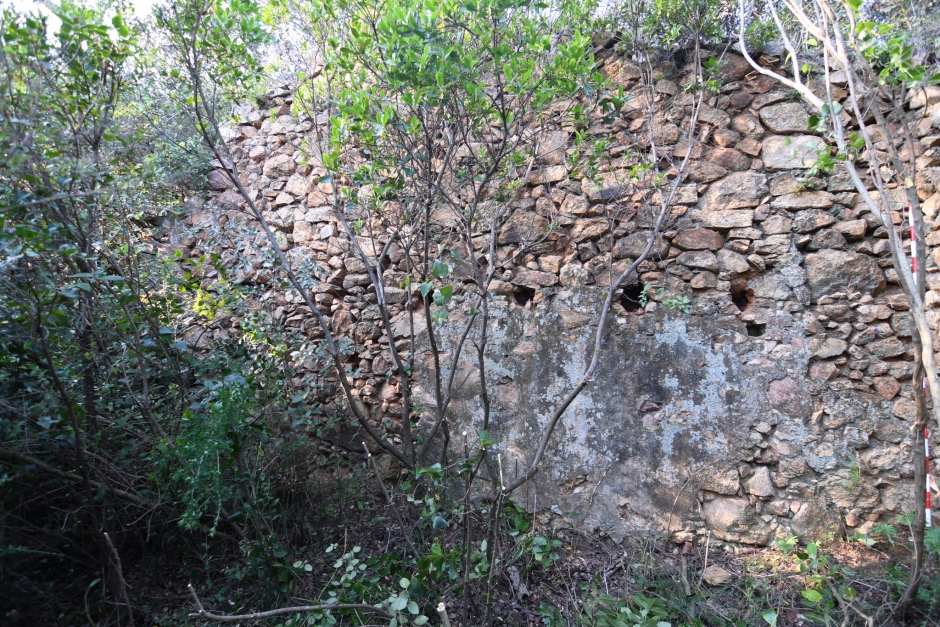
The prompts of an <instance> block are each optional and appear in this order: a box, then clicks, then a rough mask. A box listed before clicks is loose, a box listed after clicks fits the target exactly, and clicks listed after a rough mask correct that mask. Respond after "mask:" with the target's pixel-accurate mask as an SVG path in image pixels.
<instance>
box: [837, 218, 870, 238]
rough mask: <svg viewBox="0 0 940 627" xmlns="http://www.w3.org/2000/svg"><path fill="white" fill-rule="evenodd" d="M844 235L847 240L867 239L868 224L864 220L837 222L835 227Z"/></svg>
mask: <svg viewBox="0 0 940 627" xmlns="http://www.w3.org/2000/svg"><path fill="white" fill-rule="evenodd" d="M832 228H834V229H835V230H837V231H838V232H839V233H841V234H842V236H843V237H845V239H847V240H849V241H850V242H851V241H855V240H860V239H862V238H863V237H865V231H866V230H867V229H868V223H867V222H865V221H864V220H844V221H842V222H836V223H835V224H834V225H833V227H832Z"/></svg>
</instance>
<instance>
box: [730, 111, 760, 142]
mask: <svg viewBox="0 0 940 627" xmlns="http://www.w3.org/2000/svg"><path fill="white" fill-rule="evenodd" d="M731 128H733V129H734V130H736V131H737V132H739V133H741V134H742V135H748V136H754V137H758V138H759V137H760V136H761V135H763V134H764V127H763V126H762V125H761V123H760V120H758V119H757V118H756V117H754V116H753V115H751V114H750V113H742V114H741V115H739V116H736V117H735V118H734V119H733V120H731Z"/></svg>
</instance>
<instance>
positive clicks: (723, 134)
mask: <svg viewBox="0 0 940 627" xmlns="http://www.w3.org/2000/svg"><path fill="white" fill-rule="evenodd" d="M712 139H713V140H714V141H715V143H716V144H718V145H719V146H721V147H722V148H728V147H730V146H734V145H735V144H736V143H737V142H739V141H741V133H738V132H737V131H732V130H729V129H726V128H720V129H718V130H716V131H715V132H714V133H712Z"/></svg>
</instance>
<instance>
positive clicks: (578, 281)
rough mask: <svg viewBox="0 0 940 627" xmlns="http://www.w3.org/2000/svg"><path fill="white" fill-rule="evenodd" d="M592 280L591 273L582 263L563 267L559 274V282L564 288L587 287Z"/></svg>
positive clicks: (578, 262) (574, 262)
mask: <svg viewBox="0 0 940 627" xmlns="http://www.w3.org/2000/svg"><path fill="white" fill-rule="evenodd" d="M590 278H591V273H590V272H588V270H587V269H586V268H585V267H584V266H583V265H582V264H581V262H580V261H572V262H571V263H568V264H565V265H563V266H562V267H561V270H560V271H559V273H558V280H559V282H560V283H561V284H562V285H563V286H564V287H581V286H583V285H587V283H588V281H589V280H590Z"/></svg>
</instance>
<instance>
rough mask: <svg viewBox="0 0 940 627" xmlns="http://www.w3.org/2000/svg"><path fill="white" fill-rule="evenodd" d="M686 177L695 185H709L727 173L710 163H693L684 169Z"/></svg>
mask: <svg viewBox="0 0 940 627" xmlns="http://www.w3.org/2000/svg"><path fill="white" fill-rule="evenodd" d="M685 173H686V176H687V177H688V179H689V180H690V181H695V182H696V183H711V182H712V181H716V180H718V179H720V178H721V177H723V176H724V175H725V174H727V173H728V171H727V170H726V169H724V168H723V167H721V166H720V165H718V164H715V163H712V162H710V161H695V162H693V163H690V164H689V165H688V166H686V168H685Z"/></svg>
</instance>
